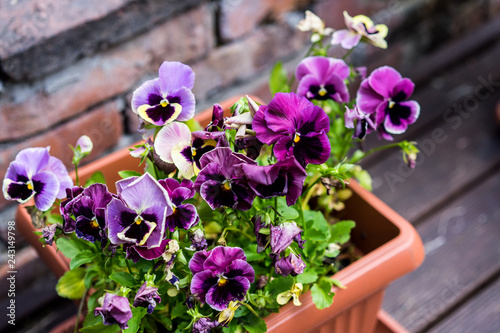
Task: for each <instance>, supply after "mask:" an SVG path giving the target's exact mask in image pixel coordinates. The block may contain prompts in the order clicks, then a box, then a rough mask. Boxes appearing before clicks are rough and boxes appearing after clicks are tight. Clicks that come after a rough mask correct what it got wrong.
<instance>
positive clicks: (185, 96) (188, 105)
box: [167, 87, 196, 121]
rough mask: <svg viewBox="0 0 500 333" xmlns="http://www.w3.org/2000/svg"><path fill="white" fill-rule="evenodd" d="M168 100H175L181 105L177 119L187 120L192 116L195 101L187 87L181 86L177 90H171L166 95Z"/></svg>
mask: <svg viewBox="0 0 500 333" xmlns="http://www.w3.org/2000/svg"><path fill="white" fill-rule="evenodd" d="M167 98H168V100H169V101H172V103H173V101H175V103H178V104H180V105H181V106H182V109H181V112H180V113H179V115H178V116H177V117H176V119H175V120H177V121H187V120H189V119H191V118H193V116H194V111H195V106H196V101H195V98H194V94H193V93H192V92H191V90H189V89H188V88H185V87H182V88H180V89H179V90H176V91H174V92H171V93H169V94H168V96H167Z"/></svg>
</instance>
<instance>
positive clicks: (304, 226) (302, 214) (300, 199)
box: [298, 197, 306, 232]
mask: <svg viewBox="0 0 500 333" xmlns="http://www.w3.org/2000/svg"><path fill="white" fill-rule="evenodd" d="M302 204H303V203H302V198H301V197H299V205H298V206H299V215H300V219H301V220H302V228H303V229H304V232H305V231H306V220H305V218H304V209H302Z"/></svg>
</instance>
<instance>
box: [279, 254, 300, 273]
mask: <svg viewBox="0 0 500 333" xmlns="http://www.w3.org/2000/svg"><path fill="white" fill-rule="evenodd" d="M304 268H306V264H305V263H304V261H302V259H301V257H300V256H299V257H297V256H296V255H295V254H293V253H290V255H289V256H286V257H283V258H281V259H278V260H277V261H276V263H275V264H274V269H275V271H276V274H281V275H283V276H288V275H289V274H292V276H297V275H299V274H302V273H304Z"/></svg>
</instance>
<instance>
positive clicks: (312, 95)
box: [295, 57, 351, 103]
mask: <svg viewBox="0 0 500 333" xmlns="http://www.w3.org/2000/svg"><path fill="white" fill-rule="evenodd" d="M350 73H351V70H350V68H349V66H348V65H347V64H346V63H345V62H344V60H342V59H334V58H327V57H307V58H304V59H303V60H302V61H301V62H300V63H299V65H298V66H297V70H296V71H295V76H296V77H297V80H298V81H299V85H298V87H297V95H299V96H304V97H306V98H308V99H317V100H327V99H333V100H334V101H336V102H340V103H347V102H349V92H348V90H347V86H346V84H345V81H344V80H345V79H347V78H348V77H349V75H350Z"/></svg>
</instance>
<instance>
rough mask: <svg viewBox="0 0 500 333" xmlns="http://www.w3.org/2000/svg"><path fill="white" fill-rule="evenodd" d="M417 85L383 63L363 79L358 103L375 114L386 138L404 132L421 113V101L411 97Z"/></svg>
mask: <svg viewBox="0 0 500 333" xmlns="http://www.w3.org/2000/svg"><path fill="white" fill-rule="evenodd" d="M414 87H415V85H414V83H413V82H412V81H411V80H410V79H408V78H402V77H401V74H399V72H398V71H396V70H395V69H394V68H392V67H389V66H383V67H380V68H377V69H376V70H374V71H373V72H372V73H371V74H370V76H369V77H368V78H366V79H365V80H363V82H361V86H360V88H359V91H358V95H357V97H356V104H357V106H358V108H359V110H360V111H361V112H364V113H368V114H370V115H374V118H375V125H376V126H377V127H378V129H379V132H380V133H381V135H382V136H383V137H384V138H385V139H392V137H391V136H390V134H401V133H404V132H405V131H406V129H407V128H408V125H410V124H413V123H414V122H415V121H416V120H417V119H418V116H419V114H420V105H419V104H418V103H417V102H416V101H412V100H410V101H409V100H408V99H409V98H410V96H411V94H412V93H413V89H414Z"/></svg>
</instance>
